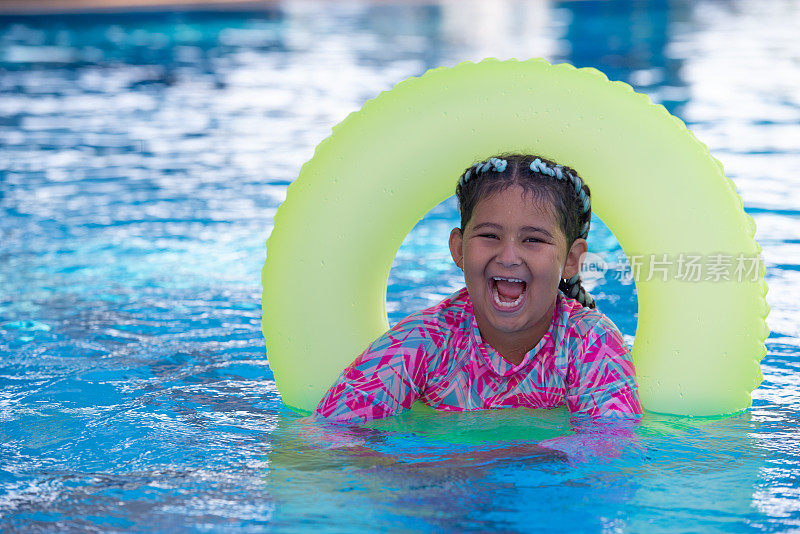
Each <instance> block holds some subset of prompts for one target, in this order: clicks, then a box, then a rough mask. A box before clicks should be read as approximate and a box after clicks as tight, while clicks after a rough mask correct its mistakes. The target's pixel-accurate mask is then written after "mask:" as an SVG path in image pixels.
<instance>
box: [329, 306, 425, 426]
mask: <svg viewBox="0 0 800 534" xmlns="http://www.w3.org/2000/svg"><path fill="white" fill-rule="evenodd" d="M428 329H429V327H426V325H425V323H424V322H423V320H422V319H421V318H420V317H417V314H414V315H411V316H409V317H406V318H405V319H403V320H402V321H400V322H399V323H397V324H396V325H395V326H394V327H393V328H391V329H390V330H389V331H388V332H386V333H385V334H383V335H382V336H381V337H379V338H378V339H377V340H375V341H374V342H373V343H372V344H371V345H370V346H369V347H368V348H367V350H365V351H364V353H363V354H361V355H360V356H359V357H358V358H356V359H355V361H354V362H353V363H351V364H350V365H349V366H348V367H347V368H346V369H345V370H344V371H343V372H342V374H341V376H340V377H339V379H338V380H337V381H336V382H335V383H334V384H333V386H332V387H331V388H330V390H328V392H327V393H326V394H325V396H324V397H323V398H322V400H321V401H320V403H319V405H318V406H317V409H316V411H315V412H314V415H315V416H321V417H324V418H326V419H330V420H333V421H337V422H347V423H358V422H366V421H369V420H371V419H380V418H382V417H388V416H390V415H394V414H396V413H399V412H401V411H402V410H405V409H408V408H410V407H411V405H412V404H413V403H414V401H415V400H417V399H418V398H419V397H420V396H421V395H422V391H423V389H424V387H425V383H426V380H427V376H426V365H427V362H428V361H429V358H430V356H431V355H432V351H435V350H436V346H435V343H434V341H433V339H432V337H431V335H430V332H429V331H428Z"/></svg>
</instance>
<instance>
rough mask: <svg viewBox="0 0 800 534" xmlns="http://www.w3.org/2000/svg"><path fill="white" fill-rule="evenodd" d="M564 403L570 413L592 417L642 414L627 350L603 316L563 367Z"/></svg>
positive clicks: (618, 335)
mask: <svg viewBox="0 0 800 534" xmlns="http://www.w3.org/2000/svg"><path fill="white" fill-rule="evenodd" d="M567 406H568V407H569V410H570V412H572V413H573V414H579V415H588V416H592V417H598V416H618V417H619V416H622V417H624V416H631V415H639V414H641V413H642V407H641V405H640V404H639V394H638V392H637V385H636V372H635V370H634V368H633V360H632V358H631V352H630V350H629V349H628V346H627V345H626V344H625V341H624V340H623V338H622V334H621V333H620V332H619V330H618V329H617V327H616V326H615V325H614V323H612V322H611V320H610V319H608V318H607V317H605V316H603V317H602V318H601V319H600V320H599V321H598V322H597V324H596V325H595V326H594V327H592V329H591V330H590V331H589V333H588V334H587V335H586V337H585V338H584V343H583V346H582V348H581V350H580V351H579V352H578V354H577V355H576V357H575V358H574V359H573V360H572V361H571V362H570V365H569V366H568V368H567Z"/></svg>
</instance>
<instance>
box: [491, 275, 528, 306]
mask: <svg viewBox="0 0 800 534" xmlns="http://www.w3.org/2000/svg"><path fill="white" fill-rule="evenodd" d="M490 284H491V289H492V300H493V301H494V304H495V305H496V306H497V307H498V308H499V309H501V310H503V311H513V310H515V309H517V308H518V307H520V306H521V305H522V302H523V301H524V300H525V290H526V289H527V288H528V284H527V283H526V282H525V281H524V280H520V279H519V278H503V277H500V276H493V277H492V278H491V282H490Z"/></svg>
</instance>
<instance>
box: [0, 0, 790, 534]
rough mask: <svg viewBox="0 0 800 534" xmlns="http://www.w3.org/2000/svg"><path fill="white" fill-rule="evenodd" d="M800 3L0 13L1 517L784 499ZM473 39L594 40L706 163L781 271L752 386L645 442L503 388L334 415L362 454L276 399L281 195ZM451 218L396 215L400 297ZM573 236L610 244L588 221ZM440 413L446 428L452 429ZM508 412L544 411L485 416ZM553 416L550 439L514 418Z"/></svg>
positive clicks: (429, 510) (641, 509) (440, 243)
mask: <svg viewBox="0 0 800 534" xmlns="http://www.w3.org/2000/svg"><path fill="white" fill-rule="evenodd" d="M798 13H800V6H798V4H797V3H796V2H789V1H783V2H782V1H772V0H770V1H765V2H759V3H749V2H710V1H701V2H688V1H687V2H648V3H645V4H643V3H639V2H619V3H606V2H565V3H548V2H529V3H521V2H510V1H509V2H506V1H496V2H459V3H458V4H455V3H449V2H440V3H424V2H412V3H407V4H392V3H385V2H381V3H375V4H372V3H343V4H332V3H319V4H318V3H313V2H311V3H310V2H299V3H293V2H286V3H278V4H275V5H273V6H271V7H266V8H264V9H263V10H261V11H258V12H239V11H228V12H217V13H212V12H204V11H199V12H191V13H189V12H185V13H152V12H138V13H124V14H123V13H109V14H104V15H91V16H89V15H69V16H63V15H62V16H50V17H47V16H38V17H21V16H13V17H12V16H4V17H0V147H2V150H0V214H1V215H2V216H1V217H0V288H2V289H1V290H0V355H1V357H0V367H1V370H0V381H2V382H0V383H2V388H1V389H0V436H2V440H1V443H2V449H0V528H2V530H4V531H17V530H25V531H55V530H112V531H124V530H132V531H150V530H155V531H184V530H191V531H194V530H199V531H202V530H213V531H220V530H221V531H254V530H265V529H267V530H274V531H296V530H311V529H325V530H327V531H347V532H350V531H354V530H363V529H366V528H370V529H381V528H382V529H393V530H408V531H416V530H436V531H464V530H479V531H486V530H500V531H525V532H526V531H538V530H545V529H553V528H555V529H564V530H570V531H577V532H582V531H585V532H596V531H611V532H616V531H633V532H637V531H642V530H645V529H647V530H648V531H649V530H653V531H671V530H678V531H703V532H706V531H709V532H713V531H725V532H729V531H756V530H765V531H776V530H788V529H792V528H798V527H800V504H798V503H799V502H800V499H798V497H799V496H800V482H798V479H797V473H798V472H800V471H799V470H800V438H798V435H797V429H796V427H797V424H798V420H799V419H800V374H799V373H798V370H800V356H799V355H798V352H800V351H799V350H798V348H799V347H800V329H798V327H797V324H798V321H797V318H798V311H797V306H796V304H795V303H794V299H793V298H792V296H793V295H794V294H795V293H796V291H797V288H798V287H800V278H798V272H800V248H798V247H799V246H800V231H799V230H798V229H797V228H798V224H797V222H798V219H799V218H800V188H798V187H797V185H798V184H797V182H798V178H797V177H798V176H800V172H798V171H800V156H798V154H800V150H798V149H800V146H799V145H800V135H799V134H800V90H798V87H800V66H799V65H800V62H798V50H800V47H798V46H797V44H798V43H797V38H796V37H795V34H794V31H795V28H796V27H798V22H800V15H798ZM476 21H481V25H480V27H481V28H482V31H474V30H473V31H467V29H472V28H475V27H476ZM485 56H495V57H501V58H507V57H530V56H544V57H547V58H548V59H550V60H551V61H553V62H561V61H568V62H570V63H572V64H574V65H576V66H595V67H598V68H601V69H602V70H603V71H605V72H606V73H607V74H608V76H609V77H610V78H611V79H617V80H623V81H626V82H629V83H631V84H633V85H634V87H636V88H637V89H638V90H640V91H643V92H646V93H648V94H650V95H651V96H652V98H653V99H654V100H655V101H656V102H659V103H663V104H664V105H665V106H666V107H667V108H668V109H669V110H670V111H671V112H672V113H674V114H676V115H678V116H679V117H681V118H682V119H684V120H685V121H686V122H687V123H688V124H689V126H690V127H691V128H692V129H693V131H694V132H695V133H696V135H697V136H698V137H699V138H700V139H701V140H702V141H704V142H705V143H707V144H708V145H709V147H710V149H711V152H712V154H713V155H715V156H716V157H717V158H718V159H720V160H721V161H722V163H723V164H724V165H725V167H726V171H727V174H728V176H730V177H731V178H732V179H733V180H734V182H735V184H736V186H737V188H738V190H739V191H740V193H741V195H742V197H743V199H744V205H745V209H746V210H747V211H748V213H750V214H751V215H752V216H753V217H754V219H755V220H756V223H757V225H758V233H757V235H756V238H757V240H758V241H759V243H761V245H762V246H763V248H764V259H765V261H766V263H767V269H768V271H767V281H768V283H769V285H770V293H769V294H768V300H769V303H770V305H771V307H772V311H771V314H770V316H769V318H768V324H769V326H770V328H771V330H772V334H771V335H770V338H769V339H768V342H767V349H768V353H767V356H766V357H765V359H764V361H763V372H764V376H765V380H764V383H763V385H762V386H761V387H760V388H759V389H758V390H757V391H756V392H755V395H754V407H753V408H752V409H751V410H749V411H748V412H746V413H743V414H738V415H735V416H732V417H729V418H724V419H711V420H701V421H691V420H688V419H685V418H670V417H664V416H657V415H654V414H648V416H647V417H646V418H645V422H644V423H643V425H642V428H641V429H640V431H639V432H638V433H637V434H636V437H635V438H634V439H632V438H628V437H625V435H624V432H617V431H609V430H608V429H596V428H594V429H593V428H588V429H583V430H584V431H586V432H588V433H589V434H590V435H591V436H592V438H591V439H588V440H587V439H584V440H582V441H576V440H574V439H571V438H570V436H567V437H565V438H558V437H556V436H559V435H561V434H564V433H567V431H568V427H567V421H566V419H565V417H564V414H563V413H561V414H559V413H554V414H551V416H550V417H549V418H546V419H544V420H540V421H538V422H537V426H536V427H535V428H534V429H533V430H531V429H530V428H526V423H527V422H528V421H529V419H528V416H529V414H526V413H524V412H519V411H504V412H502V413H494V412H493V413H491V414H489V415H487V416H485V417H477V418H476V417H471V415H474V414H464V415H458V414H456V415H447V416H446V417H442V418H440V419H441V420H439V421H438V422H437V423H436V424H430V423H427V424H425V425H422V424H421V423H420V422H419V420H415V419H412V420H402V419H401V420H399V421H398V422H386V423H385V424H384V425H382V426H381V425H378V427H377V428H370V429H366V430H363V429H362V430H357V429H354V430H349V431H346V432H345V431H343V432H342V433H340V434H339V435H337V436H336V439H343V440H351V441H354V442H361V443H365V444H366V445H367V446H368V447H369V448H370V449H371V450H373V451H375V453H374V454H372V455H370V456H360V455H354V454H350V455H345V454H341V453H331V452H327V451H320V450H317V449H314V448H313V447H312V446H310V445H309V443H310V442H311V443H313V441H314V440H315V439H317V437H318V436H320V435H321V436H322V437H323V438H326V439H327V438H328V437H330V435H329V434H326V433H329V432H331V430H330V429H329V428H327V427H323V426H316V427H315V426H313V425H308V424H306V423H304V422H303V421H301V420H300V419H299V418H298V417H297V416H296V415H294V414H292V413H291V412H289V411H287V410H286V409H285V408H283V407H282V405H281V403H280V396H279V394H278V392H277V390H276V388H275V384H274V380H273V377H272V375H271V373H270V370H269V366H268V361H267V356H266V355H265V350H264V341H263V339H262V338H261V332H260V328H259V324H260V319H261V308H260V297H261V288H260V286H259V272H260V269H261V266H262V264H263V261H264V254H265V251H264V241H265V239H266V237H267V236H268V235H269V232H270V230H271V227H272V220H273V215H274V213H275V210H276V208H277V206H278V205H279V204H280V202H281V201H282V200H283V198H284V197H285V193H286V187H287V185H288V184H289V183H290V182H291V181H292V179H293V177H294V176H296V175H297V173H298V171H299V168H300V166H301V165H302V163H303V162H304V161H305V160H307V159H308V158H310V157H311V155H312V153H313V149H314V146H315V145H316V144H317V143H318V142H319V141H321V140H322V139H323V138H324V137H326V136H327V135H328V133H329V131H330V128H331V126H333V125H334V124H336V123H337V122H338V121H340V120H341V119H343V118H344V117H345V116H346V115H347V114H348V113H349V112H351V111H353V110H355V109H358V108H359V107H360V106H361V104H362V103H363V102H364V100H365V99H367V98H370V97H372V96H374V95H375V94H377V93H378V92H379V91H381V90H384V89H388V88H389V87H391V86H392V85H393V84H394V83H397V82H398V81H400V80H402V79H404V78H406V77H408V76H411V75H419V74H421V73H422V72H424V71H425V70H426V69H428V68H432V67H436V66H439V65H453V64H455V63H457V62H459V61H461V60H465V59H472V60H477V59H480V58H482V57H485ZM376 172H379V170H376ZM455 220H456V212H455V206H454V204H453V203H452V202H445V203H443V204H442V205H440V206H439V207H437V208H435V209H434V210H433V211H432V212H431V213H430V214H429V215H428V216H427V217H426V218H425V219H424V220H423V221H422V222H421V223H420V224H419V225H418V226H417V228H416V229H415V230H414V232H413V233H412V234H411V235H410V236H409V237H408V238H407V240H406V242H405V243H404V245H403V247H402V248H401V250H400V252H399V253H398V256H397V258H396V261H395V266H394V268H393V270H392V275H391V278H390V283H389V290H388V295H387V304H388V306H387V307H388V309H389V313H390V321H391V322H395V321H397V320H399V319H400V318H401V317H403V316H404V315H405V314H407V313H409V312H410V311H413V310H416V309H419V308H420V307H423V306H426V305H429V304H430V303H432V302H435V301H438V300H439V299H441V298H442V297H443V296H445V295H447V294H449V293H450V292H451V291H452V290H453V289H455V288H457V287H459V284H460V280H459V272H458V271H457V270H456V269H455V268H454V267H453V266H451V264H450V263H451V262H450V260H449V253H448V252H447V249H446V246H445V242H446V237H447V234H448V232H449V230H450V228H451V226H452V225H453V224H454V222H455ZM590 245H591V247H592V249H593V251H595V252H598V253H600V254H603V255H604V256H606V257H608V258H610V259H612V260H613V258H616V257H617V256H618V253H619V249H618V245H617V243H616V241H615V240H614V239H613V236H611V235H610V234H609V233H608V232H607V230H605V229H604V228H602V226H599V225H598V227H596V228H595V229H593V230H592V234H591V236H590ZM616 274H617V273H616V271H615V269H610V270H609V271H608V272H607V273H606V276H605V277H604V278H602V279H600V280H598V281H597V283H596V285H595V287H594V289H593V291H594V294H595V296H596V297H597V300H598V305H599V307H600V308H601V309H602V310H603V311H604V312H606V313H607V314H608V315H610V316H611V318H612V319H613V320H614V321H615V322H616V323H617V325H618V326H619V327H620V328H621V330H622V331H623V332H624V333H625V334H626V335H628V336H632V335H633V333H634V332H635V327H636V318H635V312H636V300H635V295H634V293H633V287H632V286H631V285H630V284H629V283H626V281H625V279H624V278H621V277H618V276H616ZM506 412H508V413H506ZM437 425H438V426H437ZM453 427H456V428H458V429H459V436H460V437H459V439H456V440H452V439H450V440H445V439H442V438H441V436H440V434H438V433H437V431H438V430H441V429H448V428H453ZM509 427H511V428H518V429H520V432H521V433H524V432H529V434H528V435H527V436H522V437H521V439H522V440H523V441H520V442H515V443H511V444H503V443H497V442H496V441H492V436H493V430H494V429H497V428H503V429H505V430H508V428H509ZM526 440H527V441H526ZM539 440H547V441H546V443H547V444H548V445H551V446H552V449H555V450H556V452H552V451H551V452H548V451H542V450H540V449H536V448H535V447H530V446H525V445H523V444H524V443H526V442H535V441H539ZM454 441H455V442H454ZM587 443H588V444H590V445H591V446H592V447H593V450H586V445H587ZM509 445H511V446H516V447H514V448H509Z"/></svg>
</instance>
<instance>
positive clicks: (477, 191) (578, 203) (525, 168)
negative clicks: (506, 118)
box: [456, 154, 595, 308]
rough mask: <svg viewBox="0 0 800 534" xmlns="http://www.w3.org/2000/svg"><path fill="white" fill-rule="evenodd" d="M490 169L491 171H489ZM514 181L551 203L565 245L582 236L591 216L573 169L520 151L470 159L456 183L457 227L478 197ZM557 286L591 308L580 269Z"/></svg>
mask: <svg viewBox="0 0 800 534" xmlns="http://www.w3.org/2000/svg"><path fill="white" fill-rule="evenodd" d="M489 171H492V172H489ZM512 185H518V186H520V187H522V188H523V189H524V190H525V191H526V192H527V193H529V194H531V195H533V198H534V199H536V200H541V201H547V202H548V203H549V204H550V205H552V206H553V208H554V211H555V214H556V217H557V218H558V223H559V224H560V226H561V230H562V231H563V232H564V235H565V236H566V238H567V249H568V250H569V247H571V246H572V243H574V242H575V240H576V239H579V238H581V239H586V236H588V235H589V222H590V220H591V217H592V205H591V196H590V195H591V193H590V191H589V186H587V185H586V184H585V183H584V182H583V179H581V177H580V176H579V175H578V173H577V172H575V170H573V169H571V168H569V167H566V166H564V165H559V164H557V163H555V162H553V161H550V160H548V159H545V158H542V157H538V156H530V155H523V154H503V155H500V156H498V157H493V158H489V159H488V160H486V161H479V162H477V163H474V164H473V165H472V166H471V167H469V168H468V169H467V170H466V171H464V173H463V174H462V175H461V178H460V179H459V181H458V185H456V197H457V198H458V210H459V213H460V214H461V230H462V231H463V230H464V228H466V226H467V223H468V222H469V220H470V219H471V218H472V212H473V210H474V209H475V206H476V205H477V204H478V201H479V200H480V199H482V198H484V197H487V196H490V195H493V194H495V193H499V192H500V191H503V190H504V189H506V188H508V187H510V186H512ZM558 288H559V289H560V290H561V291H562V292H563V293H564V294H565V295H567V296H568V297H570V298H573V299H575V300H577V301H578V302H580V303H581V304H582V305H583V306H584V307H587V308H594V307H595V303H594V299H593V298H592V296H591V295H590V294H589V293H588V292H587V291H586V290H585V289H584V287H583V285H582V284H581V275H580V273H578V274H576V275H575V276H573V277H571V278H568V279H562V280H561V282H560V284H559V286H558Z"/></svg>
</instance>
